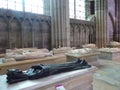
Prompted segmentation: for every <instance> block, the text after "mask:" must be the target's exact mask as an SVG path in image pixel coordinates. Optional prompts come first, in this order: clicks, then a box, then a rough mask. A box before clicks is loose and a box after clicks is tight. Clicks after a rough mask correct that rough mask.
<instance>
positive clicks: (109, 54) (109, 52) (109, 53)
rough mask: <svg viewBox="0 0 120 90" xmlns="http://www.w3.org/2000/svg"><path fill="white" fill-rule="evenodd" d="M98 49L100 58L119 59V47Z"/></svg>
mask: <svg viewBox="0 0 120 90" xmlns="http://www.w3.org/2000/svg"><path fill="white" fill-rule="evenodd" d="M99 51H100V55H99V58H100V59H105V60H115V61H120V48H101V49H99Z"/></svg>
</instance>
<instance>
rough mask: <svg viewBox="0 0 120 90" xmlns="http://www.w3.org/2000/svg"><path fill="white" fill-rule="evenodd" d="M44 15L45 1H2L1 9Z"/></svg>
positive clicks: (0, 0)
mask: <svg viewBox="0 0 120 90" xmlns="http://www.w3.org/2000/svg"><path fill="white" fill-rule="evenodd" d="M23 1H24V3H25V4H24V5H25V6H24V8H25V12H32V13H38V14H43V0H34V1H33V0H0V8H4V9H11V10H17V11H23Z"/></svg>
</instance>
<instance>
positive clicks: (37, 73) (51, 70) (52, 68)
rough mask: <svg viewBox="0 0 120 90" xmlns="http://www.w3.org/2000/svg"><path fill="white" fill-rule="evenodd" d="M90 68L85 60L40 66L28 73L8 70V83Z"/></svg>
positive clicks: (27, 71) (32, 68)
mask: <svg viewBox="0 0 120 90" xmlns="http://www.w3.org/2000/svg"><path fill="white" fill-rule="evenodd" d="M90 67H91V65H88V63H87V62H86V61H85V60H80V59H78V60H76V61H73V62H66V63H64V64H50V65H43V64H38V65H34V66H32V67H31V68H29V69H28V70H26V71H22V70H20V69H8V71H7V82H8V83H10V84H11V83H15V82H19V81H23V80H28V79H29V80H33V79H38V78H42V77H46V76H49V75H53V74H58V73H61V72H67V71H73V70H78V69H85V68H90Z"/></svg>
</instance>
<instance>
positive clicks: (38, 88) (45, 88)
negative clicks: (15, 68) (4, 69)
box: [0, 67, 96, 90]
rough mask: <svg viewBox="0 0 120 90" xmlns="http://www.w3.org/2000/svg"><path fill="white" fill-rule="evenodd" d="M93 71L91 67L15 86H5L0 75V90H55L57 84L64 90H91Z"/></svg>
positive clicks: (3, 77) (4, 77)
mask: <svg viewBox="0 0 120 90" xmlns="http://www.w3.org/2000/svg"><path fill="white" fill-rule="evenodd" d="M95 71H96V68H95V67H91V68H87V69H81V70H75V71H70V72H65V73H61V74H56V75H52V76H48V77H45V78H40V79H36V80H26V81H21V82H18V83H15V84H7V82H6V75H1V76H0V90H8V89H9V90H55V86H56V85H58V84H62V85H63V86H64V87H65V89H66V90H92V81H93V78H92V76H93V73H94V72H95Z"/></svg>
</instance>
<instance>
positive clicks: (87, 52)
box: [66, 48, 99, 66]
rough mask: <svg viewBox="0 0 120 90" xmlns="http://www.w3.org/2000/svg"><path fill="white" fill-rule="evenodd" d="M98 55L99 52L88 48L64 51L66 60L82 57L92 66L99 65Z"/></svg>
mask: <svg viewBox="0 0 120 90" xmlns="http://www.w3.org/2000/svg"><path fill="white" fill-rule="evenodd" d="M98 55H99V52H97V51H96V50H93V49H90V48H82V49H76V50H72V51H71V52H68V53H66V57H67V61H73V60H76V59H84V60H86V61H87V62H88V64H90V65H93V66H99V62H98Z"/></svg>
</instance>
